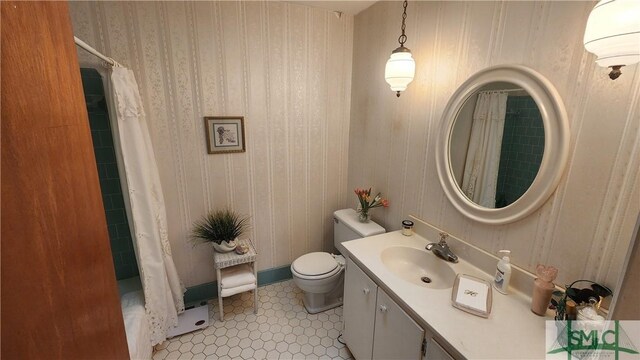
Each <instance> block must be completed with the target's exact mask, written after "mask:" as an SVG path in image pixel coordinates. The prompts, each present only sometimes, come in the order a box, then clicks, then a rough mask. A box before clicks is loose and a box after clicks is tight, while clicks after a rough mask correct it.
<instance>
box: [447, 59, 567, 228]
mask: <svg viewBox="0 0 640 360" xmlns="http://www.w3.org/2000/svg"><path fill="white" fill-rule="evenodd" d="M441 126H442V128H441V132H440V136H439V137H438V145H437V151H436V153H437V154H436V156H437V167H438V176H439V178H440V183H441V184H442V187H443V189H444V191H445V194H446V195H447V197H448V198H449V200H450V201H451V203H452V204H453V205H454V207H456V209H458V210H459V211H460V212H461V213H462V214H464V215H465V216H467V217H469V218H471V219H474V220H476V221H480V222H483V223H489V224H505V223H509V222H513V221H516V220H518V219H521V218H523V217H524V216H526V215H528V214H530V213H531V212H533V211H534V210H535V209H537V208H538V207H539V206H540V205H542V204H543V203H544V202H545V201H546V200H547V199H548V198H549V196H550V195H551V194H552V193H553V191H554V190H555V188H556V186H557V185H558V182H559V180H560V177H561V176H562V171H563V169H564V165H565V163H566V161H567V157H568V152H569V151H568V150H569V125H568V121H567V115H566V111H565V109H564V105H563V104H562V99H561V98H560V96H559V95H558V93H557V91H556V90H555V88H554V87H553V85H552V84H551V83H550V82H549V81H548V80H547V79H545V78H544V77H543V76H542V75H540V74H539V73H537V72H535V71H534V70H531V69H529V68H527V67H524V66H520V65H505V66H496V67H492V68H488V69H485V70H483V71H480V72H479V73H477V74H475V75H473V76H471V77H470V78H469V79H468V80H467V81H465V82H464V83H463V84H462V85H461V86H460V88H458V90H456V92H455V93H454V94H453V96H452V97H451V99H450V100H449V102H448V104H447V106H446V108H445V111H444V114H443V118H442V125H441Z"/></svg>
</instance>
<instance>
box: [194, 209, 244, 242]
mask: <svg viewBox="0 0 640 360" xmlns="http://www.w3.org/2000/svg"><path fill="white" fill-rule="evenodd" d="M248 227H249V217H247V216H242V215H239V214H236V213H235V212H233V211H232V210H229V209H223V210H214V211H210V212H209V213H208V214H207V215H205V216H204V217H203V218H202V219H200V220H199V221H197V222H196V223H195V224H194V227H193V233H192V236H193V238H194V239H196V240H202V241H210V242H214V243H216V244H218V245H220V244H221V243H222V242H223V241H226V242H230V241H232V240H233V239H235V238H237V237H238V236H240V235H242V234H243V233H244V231H245V230H247V228H248Z"/></svg>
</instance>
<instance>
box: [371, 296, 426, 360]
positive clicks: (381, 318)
mask: <svg viewBox="0 0 640 360" xmlns="http://www.w3.org/2000/svg"><path fill="white" fill-rule="evenodd" d="M376 310H377V311H376V325H375V328H376V330H375V334H374V337H373V358H374V359H386V360H390V359H394V360H397V359H413V360H418V359H420V358H422V340H423V339H424V330H423V329H422V328H421V327H420V326H419V325H418V324H417V323H416V322H415V321H413V319H412V318H411V317H410V316H409V315H407V313H406V312H404V310H402V309H401V308H400V306H398V304H396V303H395V301H393V300H392V299H391V298H390V297H389V295H387V293H385V292H384V290H382V289H381V288H378V300H377V309H376Z"/></svg>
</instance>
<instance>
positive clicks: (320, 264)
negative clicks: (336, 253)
mask: <svg viewBox="0 0 640 360" xmlns="http://www.w3.org/2000/svg"><path fill="white" fill-rule="evenodd" d="M291 266H292V267H293V270H295V271H296V272H297V273H299V274H301V275H307V276H317V275H322V274H326V273H329V272H331V271H333V270H334V269H335V268H337V267H338V262H337V261H336V259H334V258H333V256H332V255H331V254H329V253H326V252H313V253H309V254H306V255H302V256H300V257H299V258H297V259H296V260H295V261H294V262H293V264H291Z"/></svg>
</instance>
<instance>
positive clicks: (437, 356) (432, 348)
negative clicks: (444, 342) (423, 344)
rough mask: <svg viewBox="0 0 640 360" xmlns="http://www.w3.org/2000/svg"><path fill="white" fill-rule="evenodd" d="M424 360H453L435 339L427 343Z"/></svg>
mask: <svg viewBox="0 0 640 360" xmlns="http://www.w3.org/2000/svg"><path fill="white" fill-rule="evenodd" d="M423 359H424V360H453V357H452V356H451V355H449V353H448V352H447V351H446V350H445V349H443V348H442V346H440V344H438V342H437V341H436V340H435V339H429V341H427V349H426V353H425V356H424V357H423Z"/></svg>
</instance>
